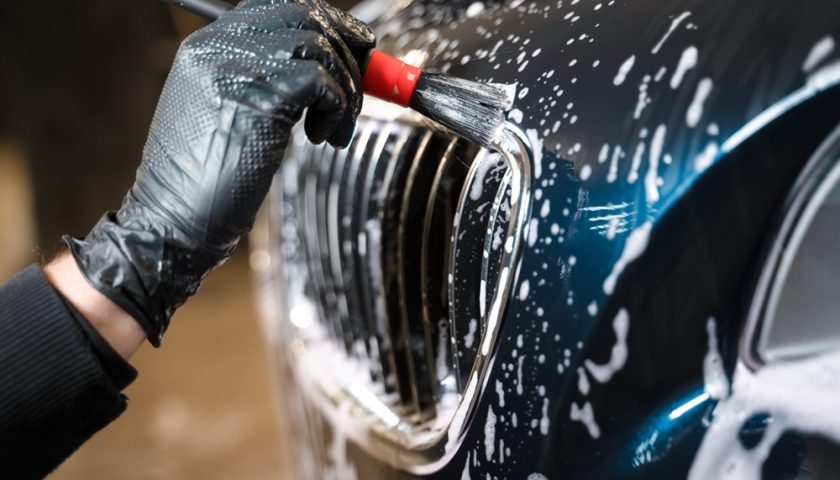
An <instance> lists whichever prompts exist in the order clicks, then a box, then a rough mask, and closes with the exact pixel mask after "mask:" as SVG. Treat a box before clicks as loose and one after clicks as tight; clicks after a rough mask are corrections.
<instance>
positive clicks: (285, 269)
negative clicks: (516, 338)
mask: <svg viewBox="0 0 840 480" xmlns="http://www.w3.org/2000/svg"><path fill="white" fill-rule="evenodd" d="M288 152H289V153H288V155H287V156H288V158H287V159H286V161H285V162H284V164H283V166H282V167H281V172H280V174H278V176H277V178H276V182H275V188H274V189H273V191H272V196H271V199H270V200H269V204H268V205H267V208H266V209H264V211H263V215H262V217H261V220H260V222H259V223H258V227H257V228H255V232H254V234H253V235H252V239H251V245H252V251H253V253H252V258H255V257H254V256H257V258H261V259H267V261H265V262H263V261H261V262H258V263H259V265H257V267H256V268H255V273H256V275H257V277H258V278H257V281H258V286H259V287H260V288H259V290H258V292H259V296H260V300H261V302H260V303H261V306H262V307H263V319H264V322H265V327H266V329H267V338H268V339H269V342H270V346H271V347H273V348H277V351H280V352H285V356H286V357H287V361H288V362H289V364H290V366H291V370H292V374H293V376H294V381H295V384H296V385H295V386H296V388H298V389H300V390H301V394H302V396H303V397H304V398H305V402H306V403H311V404H313V405H317V407H318V410H319V411H320V412H321V413H322V414H323V415H325V416H326V417H327V418H328V419H329V421H330V424H331V426H332V427H333V428H338V429H340V430H341V431H342V435H344V436H347V437H349V438H352V439H353V440H354V441H355V442H356V443H358V444H359V445H360V446H362V447H363V448H364V449H365V450H367V451H368V452H369V453H370V454H372V455H374V456H376V457H378V458H379V459H381V460H383V461H386V462H388V463H391V464H393V465H394V466H396V467H398V468H402V469H405V470H408V471H411V472H414V473H424V472H431V471H434V470H436V469H437V468H439V466H441V465H442V464H443V463H444V462H445V461H446V459H447V458H448V457H449V455H450V454H454V452H455V450H456V448H455V447H457V446H458V445H459V444H460V441H461V438H462V435H463V433H464V429H465V427H466V425H467V424H468V420H469V418H470V416H471V415H472V411H473V407H474V406H475V404H476V402H477V400H478V398H479V396H480V395H481V394H482V392H483V391H484V385H485V382H486V379H487V374H488V371H489V367H490V365H491V364H492V358H493V353H494V346H495V345H496V343H497V341H498V335H499V331H500V326H501V324H502V321H503V319H504V312H505V308H506V305H507V302H508V297H509V294H510V291H511V288H512V283H513V277H514V276H515V272H516V266H517V261H518V257H519V251H520V248H521V243H522V241H523V239H524V238H523V237H524V234H525V231H526V225H527V224H528V221H529V219H530V215H531V201H532V200H531V190H530V188H531V171H532V164H531V162H532V159H533V154H532V152H531V147H530V145H529V143H528V141H527V139H526V136H525V135H524V134H523V133H522V132H520V131H519V130H518V129H516V127H513V126H511V125H508V126H506V127H505V129H504V130H503V131H502V134H501V135H500V137H499V141H498V143H497V145H495V151H486V150H479V149H478V148H477V147H475V146H472V145H468V144H465V143H464V142H463V141H462V140H460V139H458V138H457V137H455V136H453V135H452V134H451V133H448V132H445V131H443V130H442V128H440V127H439V126H437V125H433V124H429V123H428V122H427V121H425V120H423V119H420V118H417V117H416V116H413V115H408V114H406V113H404V111H402V110H399V111H398V110H395V109H394V107H391V106H390V105H385V104H381V103H379V102H376V101H367V104H366V109H365V111H364V112H363V116H362V118H360V122H359V127H358V129H357V134H356V136H355V137H354V140H353V142H352V144H351V146H350V147H349V148H348V149H346V150H340V151H336V150H334V149H332V148H331V147H325V146H313V145H311V144H310V143H309V142H308V141H306V140H305V138H304V135H303V132H302V130H301V131H298V132H297V133H296V135H295V136H294V138H293V142H292V145H290V146H289V149H288ZM434 161H436V162H437V164H429V162H434ZM488 161H492V162H494V163H493V165H491V166H490V167H489V168H491V169H495V170H494V173H493V175H494V177H493V178H494V181H495V182H497V184H495V186H494V187H493V188H491V189H485V188H483V187H482V188H479V190H481V192H479V194H478V195H477V196H476V195H475V192H476V188H471V187H473V186H474V185H475V182H484V181H486V180H487V178H488V177H487V175H488V174H487V168H484V170H483V171H482V168H483V167H486V164H484V163H483V162H488ZM424 186H430V187H429V188H428V189H425V188H422V187H424ZM400 187H403V188H402V189H401V188H400ZM471 193H473V195H471ZM437 196H440V197H441V198H443V200H440V199H438V198H436V197H437ZM486 198H491V199H492V203H491V204H488V205H489V207H490V208H486V207H485V210H484V211H483V212H482V214H481V215H479V216H478V217H476V218H479V219H478V220H476V218H473V219H472V220H470V222H472V223H469V224H468V222H467V220H469V218H471V217H470V214H473V215H472V217H475V215H474V210H475V209H476V208H477V205H478V203H477V202H481V201H483V200H485V199H486ZM418 203H423V204H424V205H425V208H420V209H419V210H415V209H418V208H419V207H418V206H417V205H418ZM453 207H454V211H453ZM450 215H451V216H454V221H453V219H452V218H449V216H450ZM418 218H419V226H420V230H421V233H422V235H421V236H420V238H419V239H418V238H416V237H412V236H411V234H412V233H416V232H417V231H418V228H417V226H418V223H412V221H416V220H417V219H418ZM447 218H449V220H447ZM393 222H396V225H394V223H393ZM476 222H477V223H476ZM447 223H448V224H447ZM477 224H478V225H482V224H483V226H481V227H480V228H479V227H476V225H477ZM385 228H388V229H390V230H389V231H386V232H385V234H384V235H383V229H385ZM394 229H395V230H394ZM432 232H434V233H437V234H438V235H437V236H434V235H431V233H432ZM499 232H502V233H499ZM494 235H496V236H499V235H501V237H502V240H503V241H502V245H503V247H502V248H499V245H495V244H496V243H498V241H496V242H494V238H493V237H494ZM497 240H498V239H497ZM418 243H419V247H418ZM441 246H444V247H445V251H442V250H441V248H440V247H441ZM418 248H419V253H420V255H419V257H417V256H416V255H413V254H414V253H416V252H417V251H418V250H417V249H418ZM477 254H480V255H481V257H482V260H481V265H482V267H481V270H480V278H479V279H477V281H480V282H483V284H484V285H486V296H485V289H482V290H481V291H480V292H479V295H478V296H476V295H475V292H474V290H476V288H475V287H476V284H475V282H474V281H472V280H462V279H461V278H460V276H459V275H460V273H459V272H460V270H461V269H463V265H465V262H468V261H469V258H472V257H474V256H475V255H477ZM413 264H416V265H417V267H418V268H419V270H420V271H419V272H417V274H414V273H413V274H411V275H408V274H405V273H404V272H403V271H404V270H405V271H407V270H408V266H410V265H413ZM432 267H434V268H432ZM395 272H397V273H395ZM399 272H403V273H402V274H400V273H399ZM433 277H434V278H435V279H437V280H434V279H432V278H433ZM440 278H444V279H447V280H445V281H443V282H441V281H440ZM494 280H495V281H494ZM471 281H472V282H473V283H470V282H471ZM435 282H437V283H435ZM464 282H466V283H464ZM487 282H491V283H490V284H489V285H488V284H487ZM470 285H472V287H470ZM465 288H467V289H470V290H473V294H472V295H470V296H468V297H465V299H464V300H461V299H460V297H459V296H460V295H462V291H463V290H464V289H465ZM394 289H396V290H397V291H396V292H395V291H394ZM459 289H460V290H459ZM453 299H454V300H453ZM417 302H419V307H420V311H419V312H418V310H417V308H412V307H417V306H418V305H417ZM479 306H480V307H481V308H479ZM479 310H480V318H479V319H478V323H479V326H477V327H476V328H475V329H474V331H473V335H474V337H473V342H470V346H469V348H467V346H465V343H466V342H465V340H464V336H465V335H466V334H469V331H468V329H469V328H470V327H469V324H470V320H471V318H466V317H465V316H464V315H469V313H466V312H477V311H479ZM434 316H439V318H438V319H437V321H430V320H429V319H430V318H434ZM395 317H399V318H395ZM465 322H466V323H465ZM465 328H466V329H467V330H466V331H465ZM444 366H445V367H446V371H445V372H444V371H442V370H443V367H444Z"/></svg>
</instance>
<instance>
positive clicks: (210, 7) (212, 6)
mask: <svg viewBox="0 0 840 480" xmlns="http://www.w3.org/2000/svg"><path fill="white" fill-rule="evenodd" d="M163 2H164V3H168V4H170V5H175V6H176V7H180V8H183V9H184V10H186V11H188V12H192V13H194V14H196V15H200V16H202V17H204V18H206V19H207V20H215V19H217V18H219V16H220V15H221V14H223V13H225V12H227V11H229V10H233V7H234V6H235V5H231V4H229V3H227V2H225V1H222V0H163Z"/></svg>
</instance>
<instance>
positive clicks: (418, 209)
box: [397, 134, 458, 417]
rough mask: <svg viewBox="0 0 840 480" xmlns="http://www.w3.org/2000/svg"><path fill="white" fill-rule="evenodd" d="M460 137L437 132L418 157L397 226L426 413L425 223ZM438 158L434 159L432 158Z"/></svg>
mask: <svg viewBox="0 0 840 480" xmlns="http://www.w3.org/2000/svg"><path fill="white" fill-rule="evenodd" d="M457 146H458V142H457V140H454V139H451V138H448V137H445V136H443V135H439V134H436V135H435V136H433V138H432V140H431V142H430V144H429V145H428V146H427V149H426V151H425V152H423V155H418V156H417V157H415V159H414V162H413V164H412V166H411V171H410V173H409V177H408V182H407V183H406V191H405V195H404V196H403V204H402V212H401V214H400V223H399V230H398V234H397V235H398V237H399V245H398V263H399V265H400V266H401V268H402V273H401V275H400V276H399V277H398V278H399V282H400V290H399V294H400V296H401V299H402V317H403V324H404V325H403V330H402V331H403V335H404V337H405V338H404V340H403V341H404V342H405V344H406V345H407V347H408V348H407V352H408V365H409V376H410V382H411V386H412V397H413V401H414V406H415V408H416V409H417V411H418V413H420V414H421V417H422V416H423V415H426V414H428V413H429V409H430V408H431V407H432V406H433V405H434V400H435V394H436V392H435V384H436V382H435V381H434V379H433V377H434V363H433V362H432V358H433V355H434V353H435V352H434V350H433V349H432V341H431V332H430V329H429V328H428V325H427V324H426V322H425V321H424V318H423V296H422V290H423V284H422V280H421V278H420V275H418V273H419V272H422V269H423V264H422V257H423V236H424V235H423V234H424V232H423V227H424V221H425V218H426V210H427V208H428V205H429V202H428V199H429V192H431V191H432V188H433V186H434V183H435V178H436V173H437V168H435V167H437V165H445V164H446V163H447V162H448V161H449V160H450V158H451V157H452V155H454V154H455V151H456V149H457ZM435 161H436V162H438V163H437V164H436V163H433V162H435Z"/></svg>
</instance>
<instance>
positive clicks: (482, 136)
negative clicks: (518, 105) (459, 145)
mask: <svg viewBox="0 0 840 480" xmlns="http://www.w3.org/2000/svg"><path fill="white" fill-rule="evenodd" d="M512 105H513V89H512V88H510V87H509V86H508V85H502V84H495V83H479V82H472V81H469V80H464V79H461V78H455V77H450V76H448V75H441V74H434V73H427V72H424V73H423V75H421V77H420V80H419V81H418V82H417V87H416V89H415V91H414V96H413V97H412V98H411V108H413V109H414V110H416V111H418V112H420V113H422V114H423V115H425V116H427V117H429V118H430V119H432V120H435V121H436V122H438V123H440V124H442V125H443V126H445V127H447V128H449V129H450V130H452V131H454V132H455V133H457V134H459V135H461V136H463V137H464V138H466V139H468V140H472V141H473V142H476V143H478V144H480V145H481V146H483V147H490V146H491V145H492V143H493V140H494V139H495V137H496V135H497V133H498V132H499V130H500V129H501V127H502V124H504V122H505V114H506V113H507V111H508V110H510V108H511V107H512Z"/></svg>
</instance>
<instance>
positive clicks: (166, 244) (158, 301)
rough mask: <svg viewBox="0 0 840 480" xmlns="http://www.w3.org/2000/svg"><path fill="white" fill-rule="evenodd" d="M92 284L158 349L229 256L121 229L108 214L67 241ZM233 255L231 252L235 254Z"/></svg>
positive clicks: (145, 232)
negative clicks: (177, 317)
mask: <svg viewBox="0 0 840 480" xmlns="http://www.w3.org/2000/svg"><path fill="white" fill-rule="evenodd" d="M63 240H64V242H65V243H66V244H67V246H68V248H69V250H70V253H71V255H73V258H74V259H75V261H76V264H77V265H78V267H79V270H81V272H82V274H83V275H84V277H85V278H86V279H87V280H88V282H90V284H91V285H92V286H93V287H94V288H96V289H97V290H98V291H99V292H101V293H102V294H103V295H105V296H106V297H108V298H109V299H110V300H111V301H113V302H114V303H116V304H117V305H119V306H120V307H121V308H122V309H123V310H125V311H126V312H127V313H128V314H130V315H131V316H133V317H134V318H135V320H137V322H138V323H139V324H140V325H141V326H142V327H143V330H144V331H145V332H146V334H147V338H148V339H149V342H150V343H151V344H152V345H154V346H155V347H158V346H160V342H161V338H162V337H163V334H164V333H165V332H166V329H167V327H168V326H169V321H170V318H171V317H172V314H173V313H174V312H175V310H177V309H178V307H180V306H181V305H183V304H184V302H185V301H186V300H187V299H188V298H189V297H191V296H192V295H194V294H195V292H196V291H197V290H198V287H199V286H200V284H201V281H202V280H203V279H204V277H205V276H206V275H207V273H208V272H209V271H210V270H212V269H213V268H214V267H216V266H217V265H220V264H221V263H223V262H224V261H225V260H226V259H227V258H228V257H229V255H230V253H231V252H210V251H207V250H206V249H202V248H201V247H198V246H193V245H184V244H180V243H176V242H174V241H172V240H171V239H168V238H166V237H165V236H163V235H161V234H159V232H156V231H154V230H138V229H133V228H129V227H125V226H121V225H120V224H119V223H118V222H117V220H116V215H115V214H114V213H113V212H110V213H108V214H106V215H104V216H103V217H102V218H101V219H100V220H99V222H98V223H97V224H96V226H95V227H94V228H93V229H92V230H91V232H90V233H89V234H88V235H87V237H85V238H84V239H77V238H71V237H69V236H65V237H64V238H63ZM231 250H232V249H231Z"/></svg>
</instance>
